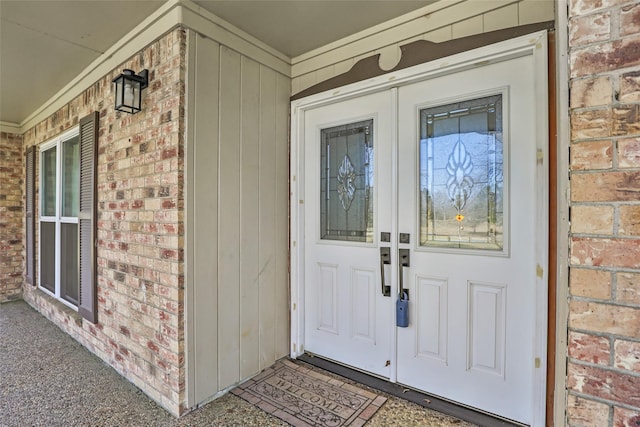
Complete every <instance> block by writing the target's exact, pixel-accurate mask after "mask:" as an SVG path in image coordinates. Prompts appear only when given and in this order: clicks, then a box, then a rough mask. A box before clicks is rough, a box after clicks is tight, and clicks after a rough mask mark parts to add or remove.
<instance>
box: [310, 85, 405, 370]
mask: <svg viewBox="0 0 640 427" xmlns="http://www.w3.org/2000/svg"><path fill="white" fill-rule="evenodd" d="M392 96H393V92H392V91H384V92H380V93H376V94H372V95H367V96H364V97H358V98H355V99H350V100H347V101H342V102H340V103H337V104H329V105H325V106H322V107H318V108H315V109H313V110H310V111H309V112H308V113H307V114H306V115H305V122H304V138H305V144H304V150H305V153H304V159H305V160H304V168H305V183H304V188H305V194H306V197H305V199H304V200H303V201H301V202H302V203H304V204H305V211H306V212H307V213H308V214H307V215H306V216H305V218H304V221H305V224H304V230H305V233H304V234H305V235H304V239H305V243H304V250H305V272H304V280H305V350H306V351H308V352H311V353H315V354H318V355H320V356H322V357H325V358H328V359H332V360H335V361H339V362H340V363H344V364H347V365H350V366H354V367H356V368H358V369H362V370H365V371H367V372H370V373H373V374H376V375H379V376H382V377H385V378H388V377H389V376H390V363H391V362H390V361H391V351H392V348H393V346H392V345H391V342H392V338H393V336H392V332H393V329H392V328H393V327H394V321H393V306H392V298H391V297H389V296H384V295H383V292H382V289H383V282H382V280H383V278H382V275H383V272H384V274H385V275H386V276H387V278H386V279H385V282H386V285H389V284H390V283H391V277H390V276H391V274H393V273H392V268H391V265H388V266H384V265H381V261H380V260H381V256H380V248H381V247H383V248H389V252H390V253H392V251H393V248H391V246H390V245H391V243H387V242H381V241H380V240H381V239H380V233H385V232H386V233H390V232H391V231H392V230H388V229H385V228H384V227H388V226H389V224H391V223H392V221H391V215H392V208H393V203H391V199H392V195H391V177H392V168H391V165H392V157H393V155H392V147H393V139H394V134H393V132H392V124H391V120H392V118H393V117H394V114H392V113H393V111H392V109H393V108H394V107H393V105H394V104H393V102H392Z"/></svg>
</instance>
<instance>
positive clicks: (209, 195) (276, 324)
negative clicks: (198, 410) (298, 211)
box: [185, 32, 290, 407]
mask: <svg viewBox="0 0 640 427" xmlns="http://www.w3.org/2000/svg"><path fill="white" fill-rule="evenodd" d="M189 40H190V41H189V61H190V64H191V66H190V67H189V71H188V80H187V86H188V89H187V93H188V98H189V99H188V101H187V104H188V105H189V107H192V108H190V109H188V110H187V111H191V112H192V114H191V115H190V116H188V117H187V134H188V135H190V136H189V137H188V144H187V152H186V157H187V168H186V176H187V179H186V182H188V183H189V184H188V185H187V189H186V191H187V195H186V200H187V203H186V226H187V233H186V235H187V242H186V250H187V252H186V254H185V259H186V269H187V270H186V278H187V279H186V280H187V301H186V304H187V306H188V307H189V309H190V310H191V311H190V314H189V317H188V318H187V328H186V329H187V334H188V340H187V342H188V343H189V344H188V354H187V365H188V374H187V384H188V386H187V388H188V389H189V390H188V395H189V396H190V398H189V399H188V400H189V406H191V407H193V406H194V405H195V404H199V403H202V402H205V401H207V400H210V399H211V398H213V397H215V396H216V395H218V394H220V392H223V391H225V390H226V389H228V388H229V387H231V386H233V385H235V384H238V383H239V382H241V381H243V380H245V379H248V378H250V377H252V376H253V375H255V374H257V373H259V372H260V371H261V370H263V369H265V368H267V367H269V366H270V365H272V364H273V363H274V362H275V361H276V360H277V359H279V358H281V357H283V356H285V355H286V354H287V353H288V349H289V274H288V228H289V226H288V203H289V201H288V199H289V184H288V175H289V169H288V164H289V160H288V117H289V96H290V79H289V78H288V77H286V76H284V75H282V74H280V73H278V72H276V71H274V70H273V69H271V68H268V67H266V66H264V65H262V64H260V63H258V62H256V61H255V60H253V59H251V58H248V57H246V56H243V55H242V54H240V53H238V52H236V51H234V50H232V49H230V48H228V47H226V46H223V45H221V44H219V43H217V42H215V41H213V40H211V39H209V38H205V37H203V36H201V35H199V34H196V33H194V32H191V33H190V38H189Z"/></svg>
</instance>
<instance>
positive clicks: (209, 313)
mask: <svg viewBox="0 0 640 427" xmlns="http://www.w3.org/2000/svg"><path fill="white" fill-rule="evenodd" d="M191 35H193V33H192V34H191ZM190 42H193V43H195V44H196V50H197V55H195V64H189V65H190V66H194V67H195V75H196V76H198V81H197V86H196V87H195V88H194V90H193V93H194V98H195V99H194V102H193V103H192V104H191V105H193V108H192V110H191V111H190V113H191V114H193V115H194V116H195V118H194V119H193V121H194V123H193V126H194V129H193V131H192V135H193V141H194V143H193V147H188V148H191V151H192V156H191V158H192V162H193V168H192V170H191V171H189V170H187V179H188V180H189V181H190V182H189V183H188V184H193V185H192V186H191V187H192V188H193V194H191V195H189V194H187V197H189V198H190V199H191V200H189V201H188V202H189V205H191V206H193V215H191V218H190V219H191V221H189V218H188V220H187V224H186V225H187V227H191V228H192V229H191V230H190V231H192V233H189V234H190V235H192V236H193V245H191V246H190V247H191V248H194V250H192V251H191V252H192V253H187V258H188V259H192V260H193V262H192V263H191V268H192V271H187V277H191V279H190V280H191V282H192V283H190V284H189V285H190V286H188V289H189V290H192V291H193V298H192V305H190V306H189V308H190V309H191V308H193V310H192V313H189V314H190V316H189V318H190V319H193V324H192V325H187V329H190V330H192V331H193V332H192V341H193V343H194V345H192V347H191V351H193V352H194V353H195V355H194V356H193V358H192V360H193V366H188V368H189V369H190V370H193V371H195V372H191V373H190V374H191V375H189V377H190V378H194V379H195V381H194V384H193V387H194V388H193V393H194V400H195V402H194V403H197V402H201V401H203V400H204V399H206V398H207V397H210V396H213V395H214V394H215V393H216V392H217V391H218V390H219V388H218V368H217V367H218V353H217V346H218V315H217V310H216V307H217V306H218V287H217V280H216V279H217V277H218V194H217V191H216V189H217V188H218V123H219V122H218V111H219V110H218V81H219V69H220V46H219V45H218V43H215V42H213V41H211V40H209V39H205V38H201V37H197V36H196V37H191V38H190ZM192 83H193V84H195V83H196V82H189V84H192ZM194 228H195V229H194Z"/></svg>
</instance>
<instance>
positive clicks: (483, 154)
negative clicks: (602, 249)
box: [303, 57, 546, 423]
mask: <svg viewBox="0 0 640 427" xmlns="http://www.w3.org/2000/svg"><path fill="white" fill-rule="evenodd" d="M530 60H531V59H530V58H529V57H522V58H516V59H510V60H507V61H502V62H498V63H494V64H491V65H485V66H482V67H477V68H473V69H467V70H463V71H458V72H456V73H454V74H449V75H445V76H441V77H437V78H431V79H428V80H424V81H421V82H418V83H412V84H409V85H405V86H400V87H395V88H389V89H385V90H383V91H381V92H377V93H373V94H368V95H365V96H360V97H355V98H351V99H348V100H343V101H340V102H337V103H333V104H329V105H324V106H321V107H317V108H313V109H309V110H307V111H306V113H305V118H304V134H303V145H304V175H305V182H304V193H305V197H304V205H305V209H304V212H305V214H304V226H303V229H304V235H305V238H304V241H305V243H304V304H305V315H304V349H305V351H308V352H311V353H313V354H316V355H319V356H322V357H325V358H328V359H331V360H334V361H337V362H339V363H342V364H346V365H349V366H352V367H354V368H356V369H359V370H363V371H366V372H369V373H372V374H374V375H377V376H380V377H384V378H387V379H389V380H390V381H393V382H398V383H401V384H404V385H407V386H409V387H412V388H416V389H419V390H422V391H425V392H428V393H431V394H435V395H438V396H441V397H443V398H445V399H449V400H452V401H454V402H458V403H461V404H463V405H467V406H471V407H474V408H477V409H480V410H482V411H486V412H489V413H493V414H497V415H499V416H503V417H506V418H509V419H513V420H516V421H520V422H523V423H531V420H532V410H533V408H532V406H533V405H532V402H533V397H532V393H533V378H534V371H535V369H536V366H535V365H536V362H539V360H538V361H536V360H535V352H534V336H536V334H537V333H540V331H539V330H536V324H535V319H536V304H535V299H536V292H535V286H536V274H537V269H536V262H535V259H536V256H535V253H534V252H535V250H536V249H535V242H536V241H538V242H539V240H540V238H541V237H540V236H538V235H537V234H536V233H537V230H536V224H537V223H536V209H539V206H537V204H536V200H539V199H540V194H539V193H540V192H545V193H546V189H541V188H537V186H536V179H535V176H536V173H537V172H536V165H537V162H538V161H539V150H538V152H537V150H536V135H537V134H539V133H540V132H541V130H539V129H536V128H535V127H536V123H535V117H536V111H535V105H536V103H535V102H534V93H535V87H534V78H533V67H532V66H531V63H530ZM543 196H544V195H543ZM538 213H539V212H538ZM542 239H543V240H544V239H545V237H544V236H543V237H542ZM386 253H388V256H386ZM403 261H408V262H405V264H408V265H404V266H403V265H401V264H402V262H403ZM539 268H540V266H538V269H539ZM383 281H384V282H383ZM385 286H386V287H388V291H389V292H388V296H386V295H385V292H384V287H385ZM400 286H402V288H403V291H406V292H407V294H408V320H409V322H408V326H407V327H398V326H396V310H397V307H396V301H397V299H398V294H399V293H400ZM538 315H540V313H538Z"/></svg>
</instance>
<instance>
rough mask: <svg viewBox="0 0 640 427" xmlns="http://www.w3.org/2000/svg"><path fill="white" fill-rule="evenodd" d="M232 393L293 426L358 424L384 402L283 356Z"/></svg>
mask: <svg viewBox="0 0 640 427" xmlns="http://www.w3.org/2000/svg"><path fill="white" fill-rule="evenodd" d="M231 393H233V394H235V395H236V396H239V397H241V398H242V399H244V400H246V401H247V402H249V403H251V404H253V405H255V406H257V407H259V408H260V409H262V410H263V411H266V412H268V413H270V414H271V415H273V416H275V417H278V418H280V419H281V420H283V421H286V422H287V423H289V424H291V425H292V426H295V427H306V426H327V427H340V426H353V427H359V426H362V425H364V424H365V423H366V422H367V421H368V420H369V419H370V418H371V417H372V416H373V414H375V413H376V411H377V410H378V409H380V407H381V406H382V404H383V403H384V402H386V401H387V398H386V397H383V396H378V395H376V394H375V393H372V392H370V391H366V390H362V389H361V388H358V387H355V386H353V385H351V384H347V383H345V382H343V381H340V380H337V379H334V378H330V377H328V376H326V375H322V374H319V373H318V372H315V371H312V370H311V369H308V368H305V367H303V366H299V365H296V364H295V363H293V362H291V361H289V360H285V359H283V360H280V361H278V362H276V364H275V365H274V366H272V367H271V368H268V369H266V370H265V371H264V372H262V373H261V374H260V375H258V376H257V377H254V378H253V379H251V380H249V381H247V382H245V383H243V384H242V385H240V386H238V387H237V388H235V389H233V390H231Z"/></svg>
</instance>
